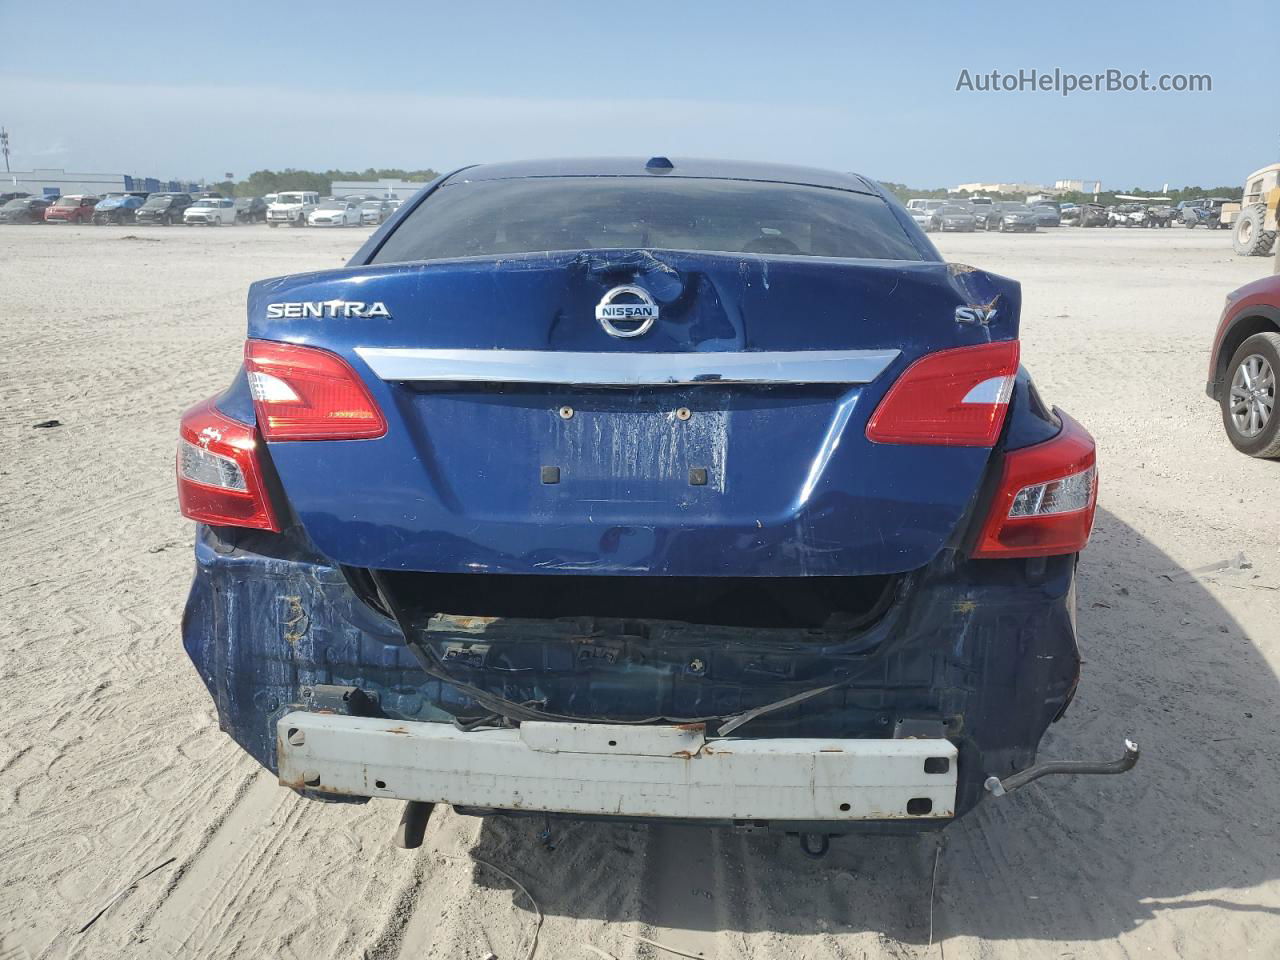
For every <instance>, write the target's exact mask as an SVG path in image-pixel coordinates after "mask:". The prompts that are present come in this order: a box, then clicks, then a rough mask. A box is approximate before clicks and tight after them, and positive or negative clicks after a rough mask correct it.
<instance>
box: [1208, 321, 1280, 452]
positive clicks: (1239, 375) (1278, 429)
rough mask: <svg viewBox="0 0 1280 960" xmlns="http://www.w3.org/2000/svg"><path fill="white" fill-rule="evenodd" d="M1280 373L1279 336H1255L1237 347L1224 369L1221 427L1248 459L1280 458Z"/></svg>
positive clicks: (1257, 334) (1256, 334) (1265, 334)
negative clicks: (1279, 389) (1279, 383)
mask: <svg viewBox="0 0 1280 960" xmlns="http://www.w3.org/2000/svg"><path fill="white" fill-rule="evenodd" d="M1278 373H1280V333H1255V334H1254V335H1253V336H1252V337H1250V338H1249V339H1248V340H1246V341H1245V342H1244V343H1242V344H1240V347H1239V348H1238V349H1237V350H1236V352H1235V355H1234V356H1232V358H1231V363H1230V364H1229V365H1228V366H1227V382H1226V384H1225V386H1224V389H1223V391H1222V400H1221V405H1222V424H1223V426H1224V427H1226V430H1227V438H1228V439H1229V440H1230V441H1231V444H1232V446H1234V447H1235V448H1236V449H1237V450H1239V451H1240V452H1241V453H1247V454H1248V455H1249V456H1251V457H1267V458H1270V457H1277V456H1280V415H1277V414H1276V410H1275V403H1276V378H1277V374H1278Z"/></svg>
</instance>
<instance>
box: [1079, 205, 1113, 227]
mask: <svg viewBox="0 0 1280 960" xmlns="http://www.w3.org/2000/svg"><path fill="white" fill-rule="evenodd" d="M1075 222H1076V226H1079V227H1105V226H1106V225H1107V224H1108V223H1109V222H1110V217H1108V216H1107V210H1106V208H1105V207H1104V206H1103V205H1102V204H1100V203H1082V204H1080V206H1079V208H1078V213H1077V214H1076V216H1075Z"/></svg>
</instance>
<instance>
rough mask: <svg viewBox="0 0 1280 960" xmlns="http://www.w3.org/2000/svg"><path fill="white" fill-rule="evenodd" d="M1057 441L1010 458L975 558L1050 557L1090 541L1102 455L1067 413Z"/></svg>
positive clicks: (1008, 457)
mask: <svg viewBox="0 0 1280 960" xmlns="http://www.w3.org/2000/svg"><path fill="white" fill-rule="evenodd" d="M1059 416H1060V417H1062V430H1061V432H1059V433H1058V435H1057V436H1056V437H1054V438H1053V439H1052V440H1046V441H1045V442H1044V443H1037V444H1036V445H1035V446H1032V447H1025V448H1024V449H1022V450H1014V451H1013V452H1012V453H1009V454H1007V455H1006V456H1005V459H1004V472H1003V474H1002V475H1001V478H1000V486H999V488H998V489H997V490H996V495H995V497H994V498H993V500H992V502H991V513H990V514H989V515H988V516H987V520H986V523H985V524H983V528H982V533H981V535H980V536H979V537H978V543H977V546H976V547H975V548H974V551H973V555H974V556H975V557H1049V556H1055V555H1057V554H1062V553H1076V552H1077V551H1079V550H1083V549H1084V545H1085V544H1086V543H1088V542H1089V533H1090V531H1092V530H1093V515H1094V511H1095V510H1096V508H1097V505H1098V467H1097V453H1096V451H1095V449H1094V443H1093V437H1091V436H1089V431H1087V430H1085V428H1084V427H1082V426H1080V424H1078V423H1076V422H1075V421H1074V420H1072V419H1071V418H1070V417H1068V416H1067V415H1066V414H1064V413H1061V412H1059Z"/></svg>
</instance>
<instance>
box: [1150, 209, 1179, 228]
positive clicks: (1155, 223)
mask: <svg viewBox="0 0 1280 960" xmlns="http://www.w3.org/2000/svg"><path fill="white" fill-rule="evenodd" d="M1177 215H1178V214H1177V211H1176V210H1175V209H1174V208H1173V207H1172V206H1170V205H1169V204H1167V203H1157V204H1153V205H1152V206H1150V207H1147V226H1149V227H1171V226H1173V221H1174V219H1175V218H1176V217H1177Z"/></svg>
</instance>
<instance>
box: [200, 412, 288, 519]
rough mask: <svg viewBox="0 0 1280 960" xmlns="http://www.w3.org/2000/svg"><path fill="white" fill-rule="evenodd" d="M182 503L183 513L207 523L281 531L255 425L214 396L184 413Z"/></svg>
mask: <svg viewBox="0 0 1280 960" xmlns="http://www.w3.org/2000/svg"><path fill="white" fill-rule="evenodd" d="M178 504H179V506H180V507H181V509H182V515H183V516H184V517H190V518H191V519H192V520H199V521H200V522H202V523H212V524H215V525H217V526H227V527H252V528H254V529H257V530H273V531H275V532H276V533H279V532H280V525H279V523H278V522H277V521H276V516H275V511H274V510H273V509H272V508H271V500H270V499H269V498H268V496H267V489H266V486H265V485H264V484H263V482H262V470H261V469H260V467H259V464H258V438H257V436H256V433H255V431H254V428H253V427H251V426H248V425H247V424H243V423H241V422H240V421H238V420H232V419H231V418H230V417H227V416H224V415H223V414H221V413H219V412H218V410H217V408H216V407H214V405H213V402H212V401H209V400H206V401H205V402H204V403H200V404H197V405H196V406H194V407H192V408H191V409H190V410H188V411H187V412H186V413H184V414H183V415H182V424H181V426H180V427H179V439H178Z"/></svg>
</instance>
